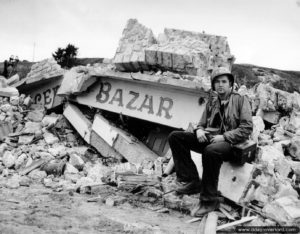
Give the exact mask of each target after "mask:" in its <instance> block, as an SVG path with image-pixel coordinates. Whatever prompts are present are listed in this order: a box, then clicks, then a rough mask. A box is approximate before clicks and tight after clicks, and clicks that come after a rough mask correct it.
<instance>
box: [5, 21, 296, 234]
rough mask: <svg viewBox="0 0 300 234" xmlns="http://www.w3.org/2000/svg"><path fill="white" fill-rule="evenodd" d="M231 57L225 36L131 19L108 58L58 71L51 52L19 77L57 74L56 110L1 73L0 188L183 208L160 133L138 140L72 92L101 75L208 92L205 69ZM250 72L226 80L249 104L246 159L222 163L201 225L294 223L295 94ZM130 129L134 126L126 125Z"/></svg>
mask: <svg viewBox="0 0 300 234" xmlns="http://www.w3.org/2000/svg"><path fill="white" fill-rule="evenodd" d="M233 60H234V58H233V56H232V55H231V54H230V50H229V46H228V43H227V39H226V37H222V36H215V35H208V34H205V33H194V32H189V31H184V30H176V29H165V30H164V33H163V34H161V35H159V37H157V38H156V37H155V36H154V35H153V33H152V31H151V30H150V29H148V28H146V27H145V26H143V25H141V24H140V23H138V22H137V20H132V19H131V20H129V21H128V22H127V25H126V28H125V29H124V31H123V35H122V38H121V40H120V42H119V46H118V48H117V51H116V54H115V57H114V59H113V60H112V62H113V64H112V63H111V61H108V62H107V63H105V64H100V65H99V64H98V65H93V66H85V67H84V66H78V67H74V68H72V69H71V70H69V71H67V72H65V71H64V70H63V69H61V68H60V66H59V65H58V64H57V63H56V62H55V61H54V60H53V59H48V60H43V61H41V62H39V63H36V64H34V65H33V66H32V68H31V71H30V72H29V73H28V75H27V77H26V78H25V79H26V82H27V84H29V83H34V82H37V81H39V80H41V79H48V78H51V77H55V76H62V75H64V79H63V81H62V84H61V86H60V89H59V90H58V94H59V95H61V96H65V98H66V99H67V102H66V103H65V105H64V110H63V111H61V112H63V114H56V113H54V111H53V112H52V113H51V114H49V112H51V110H47V112H46V110H45V108H44V106H42V105H37V104H35V103H34V102H35V101H34V100H32V99H31V97H30V96H29V95H27V96H26V95H23V94H21V95H19V93H18V92H16V90H13V89H8V88H10V87H9V86H7V83H6V81H5V80H2V78H1V79H0V182H1V186H5V187H7V188H10V189H16V188H18V187H19V186H27V187H29V189H30V186H31V185H32V184H34V183H42V184H44V186H45V187H47V188H49V189H52V191H55V192H61V191H63V190H65V191H69V194H73V193H75V192H79V193H81V194H87V195H97V197H89V198H88V201H90V202H98V201H99V202H103V203H105V204H106V205H108V206H118V205H122V204H123V203H127V202H128V203H133V204H135V205H136V204H138V205H140V206H142V207H143V206H144V207H145V206H148V207H149V206H151V207H152V208H153V207H154V206H158V207H159V208H157V207H156V211H157V212H159V211H161V212H165V211H166V208H168V209H175V210H178V211H181V212H186V213H190V212H191V211H192V209H193V208H194V207H195V206H196V205H197V203H198V202H199V195H198V194H196V195H190V196H188V195H184V196H182V195H178V194H177V193H176V192H175V189H176V188H177V181H176V175H175V173H173V170H172V168H173V166H174V163H173V160H172V155H171V153H170V151H169V152H167V153H166V154H164V153H163V152H164V150H158V149H157V148H160V146H162V145H163V146H165V145H166V144H165V145H164V144H162V142H163V141H164V137H163V136H164V135H163V134H162V137H161V138H159V141H160V144H158V143H157V142H156V145H155V142H153V146H152V147H149V145H148V147H147V146H146V144H147V140H145V139H147V137H148V135H146V134H147V133H143V130H144V129H143V128H142V127H141V126H138V127H136V126H135V127H133V128H132V127H131V128H130V126H129V125H128V122H126V118H127V117H128V116H123V115H122V114H120V115H119V116H117V118H116V115H115V116H111V114H112V113H107V112H109V111H103V110H101V109H98V110H95V109H94V108H91V107H89V106H83V105H79V104H76V98H75V99H74V95H76V94H79V93H82V92H89V90H91V89H93V84H95V82H97V81H98V79H100V78H101V77H106V78H111V79H114V78H116V77H118V78H120V79H122V80H130V81H131V82H134V81H138V82H145V81H147V82H149V81H151V82H157V83H160V84H162V85H165V87H167V85H171V86H172V87H173V86H175V87H176V88H177V89H179V88H180V87H181V88H184V89H189V88H193V90H195V89H198V88H199V90H204V91H208V88H207V87H209V86H210V80H209V75H210V72H211V70H212V69H213V68H215V67H218V66H226V67H228V68H230V69H231V66H232V63H233ZM133 72H135V73H133ZM256 73H257V74H259V77H260V80H261V82H260V83H259V84H257V85H255V86H254V87H252V88H250V89H247V87H246V86H244V85H242V86H241V87H239V88H238V87H236V88H238V92H239V93H240V95H245V96H247V97H248V98H249V101H250V103H251V108H252V113H253V123H254V129H253V133H252V135H251V139H252V140H254V141H255V142H256V143H257V145H258V150H257V152H256V157H255V160H254V162H252V163H251V164H249V163H246V164H244V165H243V166H240V165H239V166H238V165H233V164H231V163H229V162H225V163H223V165H222V167H221V171H220V177H219V188H218V189H219V191H220V197H219V199H220V202H221V208H220V210H218V211H215V213H213V214H211V215H210V217H209V218H207V219H206V218H204V219H202V221H203V222H201V223H202V224H203V225H202V226H203V227H202V228H203V230H204V229H205V223H206V222H208V221H209V220H210V219H212V221H210V222H211V224H210V225H208V226H207V229H208V228H209V227H210V228H211V229H210V231H207V232H209V233H211V232H215V230H223V229H226V228H229V227H233V226H235V225H240V224H242V223H244V222H250V221H251V223H248V224H246V225H253V226H255V225H266V226H268V225H273V226H274V225H275V224H280V225H299V222H300V202H299V195H300V95H299V93H297V92H294V93H288V92H286V91H282V90H279V89H275V88H273V86H272V84H273V83H274V82H277V81H278V80H279V79H280V77H279V76H277V75H266V74H264V73H262V72H261V71H259V70H257V71H256ZM18 82H22V80H21V81H18V78H17V77H16V78H14V80H11V81H9V83H10V84H16V83H18ZM204 87H205V88H204ZM71 94H72V96H71V98H70V96H69V95H71ZM68 98H69V100H68ZM199 102H200V99H199ZM81 104H82V103H81ZM144 125H148V123H146V121H145V122H144ZM143 127H144V126H143ZM136 128H141V129H138V130H139V131H136V132H135V134H133V133H131V130H137V129H136ZM154 128H156V126H155V127H154ZM157 128H158V126H157ZM151 130H153V131H152V132H155V131H154V129H151ZM141 132H142V134H141ZM153 139H156V138H155V137H154V138H153ZM156 140H157V139H156ZM165 142H166V141H165ZM148 143H149V142H148ZM158 145H159V147H158ZM155 147H156V149H154V148H155ZM166 147H168V146H166ZM162 148H164V147H162ZM166 151H167V149H166ZM159 155H160V156H159ZM192 159H193V160H194V162H195V164H196V165H197V170H198V174H199V177H200V178H201V176H202V163H201V155H200V154H197V153H195V152H192ZM224 198H226V199H224ZM168 209H167V211H168ZM153 210H155V208H153ZM245 213H247V215H246V214H245ZM207 220H208V221H207ZM211 230H212V231H211Z"/></svg>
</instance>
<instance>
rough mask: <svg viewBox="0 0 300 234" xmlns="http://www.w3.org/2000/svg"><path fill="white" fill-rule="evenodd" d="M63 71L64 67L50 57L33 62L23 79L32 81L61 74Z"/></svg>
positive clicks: (28, 81)
mask: <svg viewBox="0 0 300 234" xmlns="http://www.w3.org/2000/svg"><path fill="white" fill-rule="evenodd" d="M64 72H65V71H64V69H62V68H61V67H60V65H59V64H57V62H56V61H55V60H54V59H53V58H50V59H45V60H42V61H40V62H38V63H35V64H33V65H32V66H31V69H30V72H29V73H28V74H27V76H26V78H25V79H26V82H27V83H33V82H36V81H39V80H42V79H48V78H52V77H55V76H61V75H63V74H64Z"/></svg>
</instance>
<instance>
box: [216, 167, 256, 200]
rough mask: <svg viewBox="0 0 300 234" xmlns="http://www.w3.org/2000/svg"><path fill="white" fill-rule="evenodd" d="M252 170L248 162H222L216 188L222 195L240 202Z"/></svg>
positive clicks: (250, 179) (245, 191) (249, 180)
mask: <svg viewBox="0 0 300 234" xmlns="http://www.w3.org/2000/svg"><path fill="white" fill-rule="evenodd" d="M253 171H254V166H253V165H251V164H249V163H245V164H244V165H243V166H237V165H233V164H231V163H228V162H224V163H223V164H222V167H221V170H220V175H219V183H218V190H219V191H220V192H221V194H222V195H223V196H224V197H226V198H228V199H230V200H232V201H234V202H236V203H241V202H242V200H243V198H244V197H245V195H246V193H247V189H248V185H249V184H250V182H251V181H252V173H253Z"/></svg>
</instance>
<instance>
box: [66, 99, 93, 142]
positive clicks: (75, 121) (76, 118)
mask: <svg viewBox="0 0 300 234" xmlns="http://www.w3.org/2000/svg"><path fill="white" fill-rule="evenodd" d="M63 115H64V116H65V117H66V118H67V120H69V122H70V123H71V124H72V125H73V127H74V128H75V129H76V130H77V132H78V133H79V134H80V135H81V136H82V138H83V139H84V140H85V141H86V142H87V143H88V144H90V136H91V126H92V123H91V122H90V121H89V120H88V119H87V118H86V117H85V116H84V114H83V113H82V112H81V111H80V110H79V108H78V107H76V106H74V105H72V104H70V103H69V104H68V105H67V107H66V109H65V110H64V113H63Z"/></svg>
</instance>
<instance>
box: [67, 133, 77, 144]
mask: <svg viewBox="0 0 300 234" xmlns="http://www.w3.org/2000/svg"><path fill="white" fill-rule="evenodd" d="M66 138H67V142H69V143H75V142H76V141H77V138H76V136H75V135H74V134H73V133H68V134H67V136H66Z"/></svg>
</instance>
